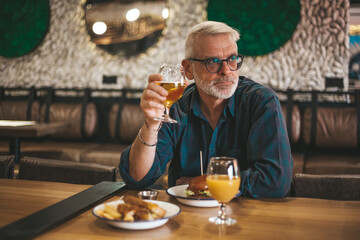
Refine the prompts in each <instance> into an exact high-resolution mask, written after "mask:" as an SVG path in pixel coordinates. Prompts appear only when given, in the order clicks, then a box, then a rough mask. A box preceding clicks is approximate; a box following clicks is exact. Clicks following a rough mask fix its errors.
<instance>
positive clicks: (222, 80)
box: [214, 76, 237, 84]
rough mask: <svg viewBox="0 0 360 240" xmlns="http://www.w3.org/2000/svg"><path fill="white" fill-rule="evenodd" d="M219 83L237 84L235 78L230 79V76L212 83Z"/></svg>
mask: <svg viewBox="0 0 360 240" xmlns="http://www.w3.org/2000/svg"><path fill="white" fill-rule="evenodd" d="M221 82H232V83H236V82H237V78H235V77H231V76H224V77H221V78H218V79H216V81H214V83H215V84H216V83H221Z"/></svg>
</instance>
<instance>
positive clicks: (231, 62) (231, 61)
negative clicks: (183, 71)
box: [189, 54, 245, 73]
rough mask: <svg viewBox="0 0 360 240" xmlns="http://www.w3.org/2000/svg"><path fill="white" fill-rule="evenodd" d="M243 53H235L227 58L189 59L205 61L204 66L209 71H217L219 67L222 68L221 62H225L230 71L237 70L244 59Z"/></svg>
mask: <svg viewBox="0 0 360 240" xmlns="http://www.w3.org/2000/svg"><path fill="white" fill-rule="evenodd" d="M244 58H245V57H244V56H243V55H240V54H239V55H237V56H230V57H228V58H227V59H220V58H207V59H205V60H201V59H196V58H189V60H191V61H198V62H203V63H205V67H206V69H207V70H208V72H210V73H218V72H219V71H220V69H221V68H222V64H223V62H227V65H228V67H229V69H230V70H231V71H236V70H238V69H239V68H240V67H241V65H242V63H243V60H244Z"/></svg>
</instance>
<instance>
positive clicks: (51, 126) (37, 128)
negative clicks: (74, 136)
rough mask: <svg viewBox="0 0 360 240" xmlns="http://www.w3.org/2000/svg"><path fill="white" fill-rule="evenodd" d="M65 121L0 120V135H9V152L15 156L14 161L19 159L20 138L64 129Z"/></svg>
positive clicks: (38, 135) (40, 135) (39, 135)
mask: <svg viewBox="0 0 360 240" xmlns="http://www.w3.org/2000/svg"><path fill="white" fill-rule="evenodd" d="M66 127H67V123H62V122H54V123H38V122H33V121H3V120H0V136H3V137H10V144H9V153H10V154H11V155H14V156H15V162H17V163H18V162H19V160H20V138H23V137H42V136H46V135H49V134H53V133H57V132H60V131H63V130H65V129H66Z"/></svg>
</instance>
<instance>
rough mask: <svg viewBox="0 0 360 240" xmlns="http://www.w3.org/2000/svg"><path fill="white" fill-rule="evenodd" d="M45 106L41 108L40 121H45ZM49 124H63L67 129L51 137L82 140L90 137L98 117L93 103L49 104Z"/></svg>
mask: <svg viewBox="0 0 360 240" xmlns="http://www.w3.org/2000/svg"><path fill="white" fill-rule="evenodd" d="M46 113H47V106H46V105H45V104H44V105H43V106H42V107H41V114H40V116H41V119H42V121H46V118H47V117H46ZM48 121H49V122H65V123H68V126H69V127H68V128H67V129H66V130H65V131H63V132H59V133H56V134H53V135H52V137H60V138H78V139H79V138H83V137H91V136H92V135H93V134H94V132H95V130H96V126H97V122H98V115H97V110H96V107H95V104H94V103H87V104H86V105H84V104H83V103H51V104H50V106H49V111H48Z"/></svg>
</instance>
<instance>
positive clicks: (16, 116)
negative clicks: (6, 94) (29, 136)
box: [0, 101, 40, 121]
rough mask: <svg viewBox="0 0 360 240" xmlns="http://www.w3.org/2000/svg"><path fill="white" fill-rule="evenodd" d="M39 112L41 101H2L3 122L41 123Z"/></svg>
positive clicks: (0, 113)
mask: <svg viewBox="0 0 360 240" xmlns="http://www.w3.org/2000/svg"><path fill="white" fill-rule="evenodd" d="M39 110H40V103H39V101H33V102H31V103H29V102H28V101H0V119H1V120H20V121H25V120H29V121H30V120H32V121H39V119H40V114H39V112H40V111H39ZM29 111H30V112H29Z"/></svg>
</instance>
